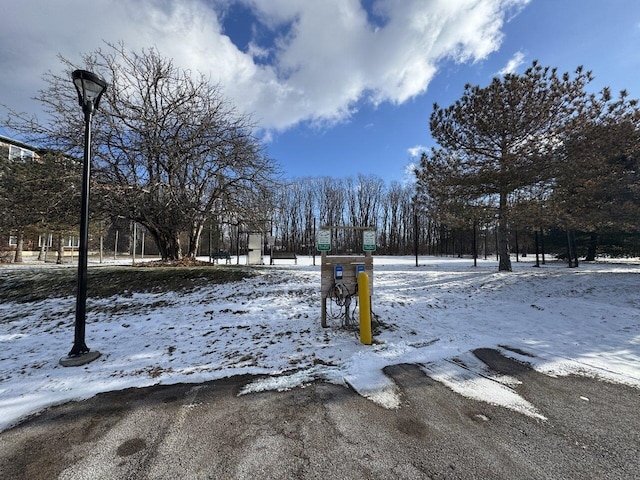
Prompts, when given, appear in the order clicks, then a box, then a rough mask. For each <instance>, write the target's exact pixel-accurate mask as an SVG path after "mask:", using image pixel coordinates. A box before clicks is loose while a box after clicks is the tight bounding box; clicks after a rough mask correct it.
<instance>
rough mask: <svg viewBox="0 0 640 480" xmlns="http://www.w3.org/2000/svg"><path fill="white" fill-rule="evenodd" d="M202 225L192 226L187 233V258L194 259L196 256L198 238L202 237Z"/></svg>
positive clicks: (198, 243)
mask: <svg viewBox="0 0 640 480" xmlns="http://www.w3.org/2000/svg"><path fill="white" fill-rule="evenodd" d="M202 229H203V225H202V224H200V225H194V226H192V227H191V230H190V231H189V251H188V252H187V257H189V258H196V257H197V256H198V249H199V248H200V237H201V235H202Z"/></svg>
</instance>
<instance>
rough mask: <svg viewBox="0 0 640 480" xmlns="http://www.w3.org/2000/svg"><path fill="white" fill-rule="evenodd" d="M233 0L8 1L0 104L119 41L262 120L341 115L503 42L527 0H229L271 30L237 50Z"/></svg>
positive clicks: (276, 124)
mask: <svg viewBox="0 0 640 480" xmlns="http://www.w3.org/2000/svg"><path fill="white" fill-rule="evenodd" d="M233 1H234V0H209V1H205V0H174V1H171V2H169V1H166V0H117V1H113V0H93V1H91V2H86V1H84V0H57V1H56V2H51V1H48V0H22V1H21V2H6V3H7V5H4V6H3V13H4V18H9V19H11V21H10V22H5V25H4V26H3V29H2V31H1V32H0V41H1V42H2V45H3V48H2V49H1V50H0V72H2V73H0V92H3V93H2V95H3V97H2V98H0V102H4V103H9V104H11V105H12V106H18V107H24V108H26V109H33V108H35V107H34V106H33V105H28V104H27V102H26V99H28V98H29V97H32V96H33V95H35V93H36V91H37V89H38V88H42V87H43V84H42V81H41V77H42V74H43V73H44V72H45V71H47V70H49V69H51V70H54V71H55V70H57V69H58V68H59V64H58V62H57V59H56V55H57V54H58V53H61V54H62V55H64V56H65V57H68V58H70V59H71V60H75V61H77V60H78V59H79V57H80V54H81V53H88V52H91V51H93V50H95V49H97V48H99V47H101V46H102V45H103V43H102V41H103V40H106V41H110V42H118V41H120V40H122V41H124V42H125V44H126V45H127V47H129V48H131V49H136V50H138V49H141V48H149V47H151V46H154V47H156V48H157V49H158V50H159V51H160V53H161V54H162V55H164V56H167V57H172V58H173V59H174V61H175V64H176V65H179V66H181V67H184V68H189V69H191V70H193V71H200V72H202V73H204V74H206V75H208V76H210V77H211V79H212V81H214V82H217V81H219V82H220V83H221V84H222V86H223V87H224V89H225V92H226V94H227V95H228V96H229V97H230V98H231V100H232V101H233V102H234V103H235V104H236V105H237V106H238V107H239V108H240V109H243V110H245V111H248V112H253V113H254V118H255V119H256V121H257V122H259V123H260V125H261V126H262V127H263V128H265V129H275V130H280V129H286V128H288V127H290V126H292V125H295V124H297V123H299V122H303V121H311V122H320V123H331V122H340V121H344V120H345V119H346V118H348V117H349V116H350V115H351V114H352V113H353V112H354V111H355V110H356V109H357V106H358V102H362V101H366V102H370V103H372V104H379V103H382V102H391V103H397V104H400V103H403V102H405V101H407V100H408V99H411V98H413V97H415V96H417V95H420V94H421V93H424V92H425V91H426V89H427V87H428V86H429V82H430V81H431V79H432V78H433V76H434V75H435V74H436V72H437V70H438V65H439V63H440V62H442V61H444V60H452V61H455V62H469V61H471V62H473V61H478V60H481V59H484V58H486V57H487V55H489V54H490V53H492V52H494V51H496V50H497V49H498V48H499V46H500V43H501V41H502V32H501V28H502V25H503V23H504V21H505V19H506V18H509V16H510V15H512V14H513V12H514V11H517V10H518V9H519V8H522V7H523V6H524V5H526V4H527V3H528V2H529V0H474V1H471V0H469V1H463V0H459V1H455V2H452V1H449V0H430V1H429V2H425V1H423V0H377V1H375V2H374V3H373V5H374V6H373V8H374V10H375V12H374V13H375V19H376V21H375V23H374V22H372V20H371V16H370V15H368V14H367V12H366V11H365V10H364V8H363V7H362V6H361V3H360V1H359V0H323V1H302V0H300V1H293V0H235V1H237V2H242V3H244V4H245V6H248V7H249V8H251V9H252V11H253V12H254V14H255V16H256V18H257V19H258V22H260V24H261V25H262V27H263V28H271V29H272V30H271V31H272V32H274V33H276V34H278V36H276V38H275V40H274V41H273V42H271V43H270V44H263V43H261V42H262V41H264V38H259V37H256V38H254V40H253V41H252V42H251V43H250V44H249V48H248V49H247V51H242V50H240V49H238V48H237V47H236V46H235V45H234V44H233V43H232V41H231V39H230V38H229V37H228V36H226V35H225V34H224V32H223V30H222V26H221V19H222V18H223V15H225V14H227V13H228V10H227V7H228V5H229V4H230V3H233ZM34 12H37V15H36V14H34ZM370 13H371V12H370ZM283 26H288V27H289V28H286V29H283V28H282V27H283ZM280 32H283V33H282V34H280ZM270 58H272V59H273V62H272V63H271V64H268V65H265V64H264V60H265V59H270ZM258 60H259V61H260V62H259V63H257V62H256V61H258Z"/></svg>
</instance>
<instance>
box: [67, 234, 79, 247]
mask: <svg viewBox="0 0 640 480" xmlns="http://www.w3.org/2000/svg"><path fill="white" fill-rule="evenodd" d="M79 246H80V237H75V236H71V237H69V238H68V239H67V247H74V248H77V247H79Z"/></svg>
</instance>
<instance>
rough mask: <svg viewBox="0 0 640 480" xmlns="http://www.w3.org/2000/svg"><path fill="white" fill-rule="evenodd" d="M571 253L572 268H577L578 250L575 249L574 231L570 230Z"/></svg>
mask: <svg viewBox="0 0 640 480" xmlns="http://www.w3.org/2000/svg"><path fill="white" fill-rule="evenodd" d="M571 251H572V253H573V262H574V266H575V267H576V268H577V267H578V265H579V264H578V248H577V247H576V231H575V230H571Z"/></svg>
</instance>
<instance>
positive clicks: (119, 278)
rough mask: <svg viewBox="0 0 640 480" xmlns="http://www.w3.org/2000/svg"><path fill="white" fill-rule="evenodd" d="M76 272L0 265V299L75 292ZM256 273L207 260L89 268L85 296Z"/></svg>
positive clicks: (182, 286) (187, 287)
mask: <svg viewBox="0 0 640 480" xmlns="http://www.w3.org/2000/svg"><path fill="white" fill-rule="evenodd" d="M76 275H77V271H76V269H75V268H68V267H47V268H42V267H38V266H34V267H33V268H20V269H14V268H10V267H5V268H3V267H0V302H20V303H26V302H37V301H41V300H45V299H49V298H60V297H68V296H73V295H75V294H76V287H77V285H76V284H77V276H76ZM254 275H255V273H254V272H252V271H251V270H250V269H248V268H245V267H237V266H227V265H225V266H217V265H211V264H208V263H204V264H200V263H199V264H191V265H189V266H185V264H184V263H181V264H179V265H177V266H175V265H173V264H167V263H164V264H156V265H148V264H145V266H144V268H142V267H138V266H136V267H132V266H108V267H89V270H88V280H87V295H88V296H89V297H92V298H107V297H111V296H113V295H131V294H133V293H137V292H153V293H161V292H168V291H185V292H186V291H192V290H194V289H196V288H198V287H201V286H204V285H207V284H211V283H229V282H237V281H240V280H242V279H243V278H248V277H252V276H254Z"/></svg>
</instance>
